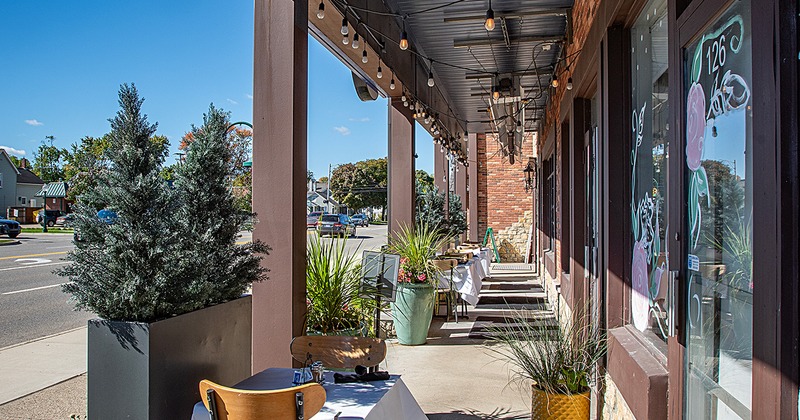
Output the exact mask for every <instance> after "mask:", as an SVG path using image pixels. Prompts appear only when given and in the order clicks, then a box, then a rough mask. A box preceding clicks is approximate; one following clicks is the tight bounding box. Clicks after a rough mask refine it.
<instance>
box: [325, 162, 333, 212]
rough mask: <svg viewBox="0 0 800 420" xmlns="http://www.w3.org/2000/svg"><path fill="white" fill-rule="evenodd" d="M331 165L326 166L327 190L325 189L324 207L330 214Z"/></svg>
mask: <svg viewBox="0 0 800 420" xmlns="http://www.w3.org/2000/svg"><path fill="white" fill-rule="evenodd" d="M331 166H332V165H331V164H330V163H329V164H328V188H325V191H326V192H325V195H326V197H325V207H326V208H327V209H328V213H330V212H331Z"/></svg>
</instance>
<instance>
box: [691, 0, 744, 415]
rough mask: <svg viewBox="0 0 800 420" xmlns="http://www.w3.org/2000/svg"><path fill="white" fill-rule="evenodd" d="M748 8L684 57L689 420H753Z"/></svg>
mask: <svg viewBox="0 0 800 420" xmlns="http://www.w3.org/2000/svg"><path fill="white" fill-rule="evenodd" d="M749 11H750V1H748V0H739V1H736V2H733V3H732V5H731V6H730V7H729V8H728V9H727V10H725V11H724V12H723V13H722V14H721V15H720V16H719V17H718V18H716V19H715V20H714V21H713V22H712V23H711V24H710V25H709V26H708V27H707V28H706V29H705V30H703V31H702V32H701V33H700V34H698V38H697V39H696V40H695V41H694V42H693V43H691V44H690V45H689V46H688V47H687V48H686V49H685V50H684V57H683V60H684V61H683V65H684V69H683V72H684V73H683V74H684V81H685V86H686V90H685V92H684V95H685V101H686V102H685V115H684V118H685V120H684V121H685V133H684V135H685V141H686V148H685V159H686V166H685V168H686V169H685V171H686V172H685V174H686V189H687V190H686V192H685V194H686V211H687V213H686V217H685V219H686V225H685V226H684V232H685V233H686V239H687V241H688V243H687V252H688V255H687V258H686V272H687V276H686V277H687V281H688V296H687V298H688V301H687V307H688V312H687V314H686V320H687V323H688V328H687V336H686V362H687V365H686V375H685V377H686V392H685V393H684V395H685V396H686V404H687V405H686V409H687V413H686V416H685V417H686V418H697V419H700V418H706V419H736V418H750V417H751V412H750V407H751V389H752V385H751V382H752V348H753V289H754V288H756V287H758V279H755V278H753V276H752V274H753V253H752V250H753V243H752V236H751V234H752V217H751V216H752V176H751V174H752V161H751V156H752V154H751V153H750V151H751V150H752V127H753V125H752V109H751V107H752V101H751V99H750V89H751V86H752V82H751V81H752V77H751V76H752V56H751V48H752V44H751V33H752V30H751V26H750V12H749Z"/></svg>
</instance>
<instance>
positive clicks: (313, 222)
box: [306, 211, 328, 229]
mask: <svg viewBox="0 0 800 420" xmlns="http://www.w3.org/2000/svg"><path fill="white" fill-rule="evenodd" d="M323 214H328V213H327V212H324V211H312V212H311V213H308V216H306V229H308V228H311V229H313V228H315V227H316V226H317V222H318V221H319V217H320V216H322V215H323Z"/></svg>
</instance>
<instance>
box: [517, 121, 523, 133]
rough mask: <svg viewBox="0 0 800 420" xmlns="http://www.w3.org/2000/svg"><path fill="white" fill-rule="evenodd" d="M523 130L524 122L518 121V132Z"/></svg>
mask: <svg viewBox="0 0 800 420" xmlns="http://www.w3.org/2000/svg"><path fill="white" fill-rule="evenodd" d="M521 132H522V123H521V122H519V121H517V133H521Z"/></svg>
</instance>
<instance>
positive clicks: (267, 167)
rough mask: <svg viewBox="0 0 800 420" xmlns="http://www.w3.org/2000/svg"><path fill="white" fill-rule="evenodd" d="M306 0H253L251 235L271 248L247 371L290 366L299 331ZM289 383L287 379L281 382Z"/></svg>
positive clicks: (257, 294) (257, 295) (256, 297)
mask: <svg viewBox="0 0 800 420" xmlns="http://www.w3.org/2000/svg"><path fill="white" fill-rule="evenodd" d="M307 8H308V2H304V1H292V0H256V1H255V31H254V32H255V40H254V41H255V44H254V48H255V51H254V67H253V127H254V129H253V210H254V211H255V212H256V213H257V215H258V223H257V224H256V225H255V230H254V231H253V238H254V239H260V240H262V241H264V242H266V243H267V244H268V245H270V246H271V247H272V252H271V253H270V255H269V256H268V257H266V258H265V260H264V264H265V265H266V266H267V267H269V269H270V270H271V271H270V273H269V280H267V281H265V282H262V283H256V284H254V285H253V365H252V369H253V372H254V373H255V372H259V371H261V370H264V369H266V368H268V367H275V366H277V367H291V366H292V358H291V355H290V354H289V343H290V342H291V340H292V338H293V337H295V336H297V335H302V333H303V322H304V321H303V319H304V316H305V308H306V305H305V293H306V287H305V264H306V260H305V250H306V224H305V216H306V166H307V164H306V160H307V156H306V148H307V146H306V123H307V98H308V20H307V19H308V13H307ZM287 386H288V385H287Z"/></svg>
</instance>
